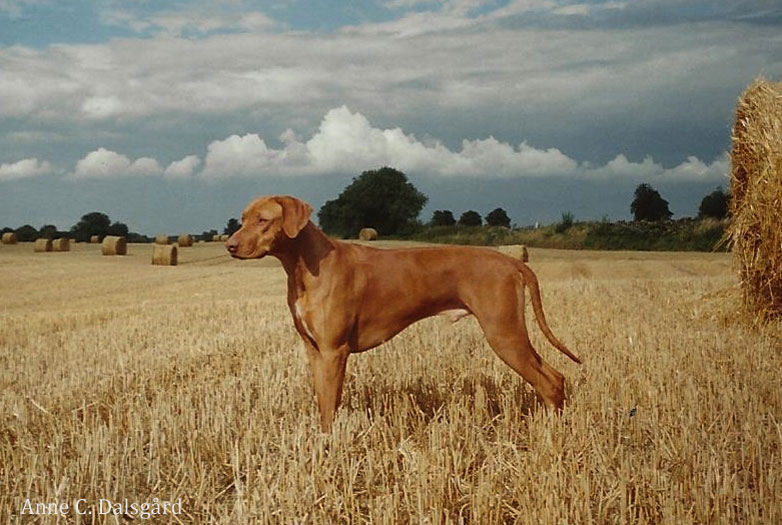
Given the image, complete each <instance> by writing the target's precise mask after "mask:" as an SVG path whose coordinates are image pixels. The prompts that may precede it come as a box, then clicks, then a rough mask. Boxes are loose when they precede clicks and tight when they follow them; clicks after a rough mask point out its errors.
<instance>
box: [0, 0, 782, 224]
mask: <svg viewBox="0 0 782 525" xmlns="http://www.w3.org/2000/svg"><path fill="white" fill-rule="evenodd" d="M759 74H762V75H765V76H766V77H768V78H770V79H772V80H781V79H782V7H780V6H779V2H778V1H772V0H748V1H741V2H737V1H733V0H731V1H729V0H715V1H697V0H695V1H683V0H643V1H641V0H627V1H622V0H620V1H597V2H596V1H591V2H574V1H560V0H506V1H500V0H497V1H481V0H451V1H447V0H446V1H438V0H430V1H426V0H425V1H419V0H387V1H376V2H338V1H333V0H328V1H319V2H304V1H293V0H290V1H289V0H272V1H268V2H251V1H244V0H224V1H211V2H207V1H198V0H196V1H190V2H184V1H183V2H161V1H151V0H133V1H119V0H106V1H96V2H88V1H84V0H69V1H68V2H63V1H54V0H0V226H11V227H16V226H19V225H21V224H24V223H29V224H32V225H33V226H36V227H39V226H41V225H43V224H46V223H54V224H56V225H57V226H59V227H60V228H68V227H70V226H71V225H72V224H74V223H75V222H76V221H77V220H78V218H79V217H80V216H81V215H82V214H84V213H87V212H89V211H94V210H98V211H103V212H105V213H108V214H109V215H110V216H111V217H112V218H113V219H116V220H121V221H123V222H126V223H127V224H128V225H129V226H130V227H131V229H133V230H136V231H140V232H143V233H149V234H153V233H156V232H171V233H176V232H180V231H195V232H200V231H202V230H204V229H209V228H213V227H222V226H224V224H225V222H226V221H227V219H228V218H229V217H232V216H234V217H235V216H238V215H239V214H240V211H241V209H242V207H243V206H244V205H245V204H246V203H247V202H248V201H249V200H251V199H252V198H253V197H254V196H256V195H261V194H271V193H291V194H294V195H298V196H300V197H302V198H304V199H306V200H308V201H310V202H311V203H312V204H313V205H314V206H315V207H316V209H317V208H318V207H319V206H320V205H322V204H323V203H324V202H325V201H326V200H329V199H332V198H334V197H336V195H337V194H338V193H339V191H340V190H341V189H342V188H343V187H344V186H345V185H346V184H347V183H348V182H349V181H350V179H351V178H352V177H354V176H356V175H358V174H360V173H361V172H362V171H364V170H367V169H375V168H378V167H380V166H383V165H391V166H394V167H396V168H398V169H401V170H402V171H404V172H405V173H406V174H407V175H408V177H409V178H410V179H411V180H412V181H413V183H414V184H416V185H417V186H418V187H419V188H421V189H422V190H423V191H424V192H425V193H426V194H427V195H428V196H429V199H430V201H429V204H428V205H427V208H426V209H425V211H424V213H423V214H422V218H423V219H428V218H429V217H430V216H431V213H432V211H433V210H435V209H451V210H452V211H454V212H455V213H456V214H459V213H461V212H462V211H465V210H467V209H475V210H477V211H479V212H480V213H482V214H486V213H487V212H488V211H490V210H491V209H493V208H495V207H497V206H501V207H503V208H505V209H506V210H507V211H508V213H509V215H510V216H511V218H512V220H514V221H515V222H516V223H517V224H531V223H534V222H542V223H546V222H552V221H555V220H557V219H559V217H560V215H561V213H562V212H565V211H570V212H572V213H574V214H575V216H576V218H577V219H600V218H603V217H610V218H616V219H621V218H627V217H629V204H630V200H631V199H632V192H633V189H634V188H635V186H637V185H638V184H639V183H641V182H648V183H650V184H652V185H653V186H655V187H656V188H658V189H659V190H660V191H661V193H662V194H663V196H664V197H665V198H666V199H668V200H669V201H670V203H671V209H672V211H673V212H674V214H675V215H676V216H685V215H693V214H695V213H696V211H697V206H698V203H699V202H700V199H701V198H702V197H703V196H704V195H706V194H707V193H709V192H710V191H711V190H713V189H714V188H715V187H716V186H718V185H721V186H723V187H728V185H729V182H728V179H727V173H728V171H729V167H730V165H729V159H728V156H727V152H728V150H729V147H730V127H731V123H732V122H731V121H732V115H733V110H734V107H735V102H736V99H737V97H738V96H739V95H740V93H741V92H742V90H743V89H744V88H745V87H746V85H747V84H749V83H750V82H752V80H753V79H754V78H755V77H756V76H757V75H759Z"/></svg>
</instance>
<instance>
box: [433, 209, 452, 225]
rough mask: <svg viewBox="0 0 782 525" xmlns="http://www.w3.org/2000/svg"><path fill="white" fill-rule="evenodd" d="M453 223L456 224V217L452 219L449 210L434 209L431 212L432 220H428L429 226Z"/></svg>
mask: <svg viewBox="0 0 782 525" xmlns="http://www.w3.org/2000/svg"><path fill="white" fill-rule="evenodd" d="M454 224H456V219H454V217H453V212H452V211H451V210H435V212H434V213H433V214H432V220H431V221H429V225H430V226H453V225H454Z"/></svg>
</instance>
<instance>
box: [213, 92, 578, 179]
mask: <svg viewBox="0 0 782 525" xmlns="http://www.w3.org/2000/svg"><path fill="white" fill-rule="evenodd" d="M280 140H281V141H282V142H283V144H284V146H283V147H282V148H279V149H275V148H271V147H269V146H268V145H267V144H266V142H265V141H264V139H262V138H261V137H260V136H258V135H257V134H247V135H244V136H238V135H232V136H230V137H228V138H226V139H224V140H216V141H214V142H212V143H211V144H209V147H208V151H207V155H206V159H205V167H204V170H203V173H202V174H203V175H204V176H206V177H227V176H234V175H239V176H263V175H279V174H303V175H312V174H327V173H336V172H356V171H359V172H360V171H362V170H366V169H371V168H375V167H378V166H394V167H396V168H399V169H401V170H404V171H408V172H418V173H427V174H434V175H443V176H460V175H467V176H484V175H488V176H493V177H511V176H519V175H521V176H545V175H551V174H568V173H572V172H573V171H574V170H575V169H576V167H577V163H576V162H575V161H574V160H572V159H570V158H568V157H567V156H566V155H564V154H563V153H562V152H561V151H559V150H558V149H556V148H549V149H545V150H544V149H536V148H534V147H532V146H530V145H528V144H527V143H522V144H520V145H519V146H518V147H514V146H512V145H510V144H507V143H502V142H500V141H498V140H496V139H494V138H493V137H489V138H488V139H483V140H465V141H463V143H462V148H461V150H460V151H452V150H450V149H448V148H446V147H445V146H444V145H443V144H442V143H441V142H439V141H434V142H429V143H424V142H422V141H420V140H418V139H417V138H416V137H415V136H414V135H412V134H406V133H405V132H404V131H403V130H402V129H400V128H393V129H380V128H376V127H374V126H372V125H371V123H370V122H369V120H368V119H367V118H366V117H365V116H364V115H362V114H361V113H358V112H352V111H351V110H350V109H348V108H347V107H345V106H342V107H339V108H335V109H332V110H330V111H329V112H328V113H326V115H325V117H323V120H322V121H321V123H320V126H319V128H318V130H317V132H316V133H315V134H314V135H313V136H312V137H311V138H310V139H309V140H307V141H306V142H304V141H302V140H301V139H299V138H298V137H296V135H295V134H294V133H293V132H292V131H291V130H288V131H286V132H285V133H283V134H282V135H281V136H280Z"/></svg>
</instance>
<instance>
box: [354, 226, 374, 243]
mask: <svg viewBox="0 0 782 525" xmlns="http://www.w3.org/2000/svg"><path fill="white" fill-rule="evenodd" d="M358 238H359V239H360V240H362V241H376V240H377V230H376V229H374V228H361V231H359V232H358Z"/></svg>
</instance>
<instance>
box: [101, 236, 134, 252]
mask: <svg viewBox="0 0 782 525" xmlns="http://www.w3.org/2000/svg"><path fill="white" fill-rule="evenodd" d="M101 252H103V255H127V253H128V240H127V239H126V238H125V237H119V236H117V235H107V236H106V237H104V239H103V244H101Z"/></svg>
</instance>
